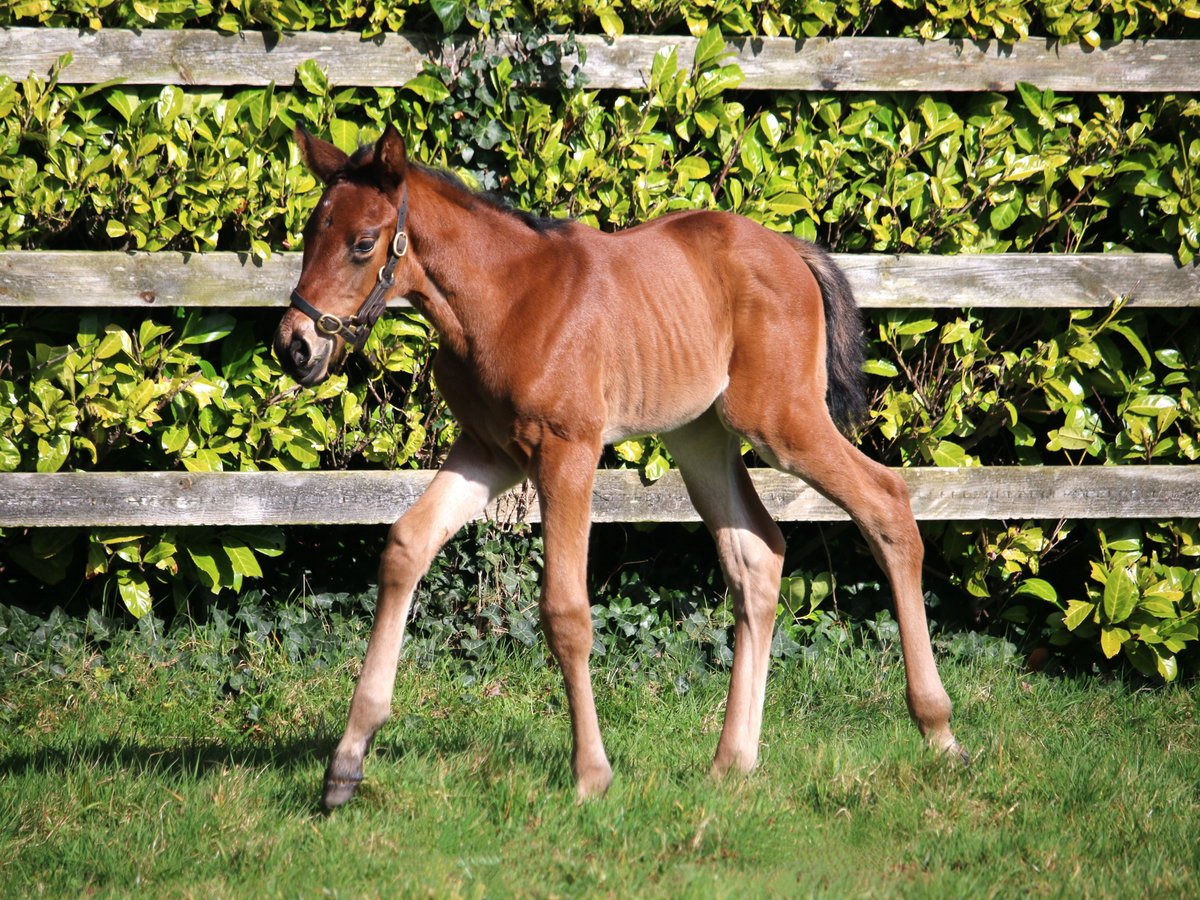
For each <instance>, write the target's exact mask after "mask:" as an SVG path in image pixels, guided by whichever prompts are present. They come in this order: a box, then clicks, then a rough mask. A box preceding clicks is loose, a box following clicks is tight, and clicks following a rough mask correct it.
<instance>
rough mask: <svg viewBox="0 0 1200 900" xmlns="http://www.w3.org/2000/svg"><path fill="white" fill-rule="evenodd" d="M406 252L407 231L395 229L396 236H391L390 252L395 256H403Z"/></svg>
mask: <svg viewBox="0 0 1200 900" xmlns="http://www.w3.org/2000/svg"><path fill="white" fill-rule="evenodd" d="M407 252H408V232H406V231H397V232H396V236H395V237H394V238H392V253H393V254H395V255H396V256H403V255H404V254H405V253H407Z"/></svg>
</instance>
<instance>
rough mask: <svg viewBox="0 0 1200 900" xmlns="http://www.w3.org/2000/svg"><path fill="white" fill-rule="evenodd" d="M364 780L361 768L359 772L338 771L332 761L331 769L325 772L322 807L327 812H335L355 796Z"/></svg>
mask: <svg viewBox="0 0 1200 900" xmlns="http://www.w3.org/2000/svg"><path fill="white" fill-rule="evenodd" d="M362 780H363V776H362V769H361V768H360V769H359V770H358V771H357V772H348V773H342V772H339V771H337V769H336V768H335V766H334V763H332V762H331V763H330V764H329V769H328V770H327V771H326V772H325V790H324V792H323V793H322V794H321V809H323V810H324V811H325V812H333V810H335V809H337V808H338V807H339V806H341V805H342V804H343V803H345V802H346V801H347V800H349V799H350V798H351V797H353V796H354V792H355V791H356V790H358V786H359V785H360V784H361V783H362Z"/></svg>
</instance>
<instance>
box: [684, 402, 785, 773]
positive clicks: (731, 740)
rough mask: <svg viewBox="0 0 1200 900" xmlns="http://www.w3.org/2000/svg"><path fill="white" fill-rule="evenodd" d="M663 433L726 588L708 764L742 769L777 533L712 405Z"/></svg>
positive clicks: (758, 728) (766, 632)
mask: <svg viewBox="0 0 1200 900" xmlns="http://www.w3.org/2000/svg"><path fill="white" fill-rule="evenodd" d="M663 440H664V441H665V443H666V444H667V447H668V449H669V450H670V451H671V455H672V456H673V457H674V458H675V462H676V464H677V465H678V466H679V469H680V471H681V472H682V473H683V480H684V483H685V484H686V485H687V489H688V495H689V496H690V497H691V499H692V503H693V505H694V506H695V507H696V509H697V511H698V512H699V513H700V516H701V518H703V519H704V523H705V525H707V526H708V529H709V531H711V532H712V535H713V539H714V540H715V541H716V544H717V553H718V555H719V556H720V560H721V569H722V570H723V572H724V574H725V583H726V585H728V587H729V591H730V593H731V594H732V595H733V611H734V647H733V654H734V655H733V673H732V675H731V677H730V681H729V699H728V701H727V702H726V704H725V725H724V727H723V728H722V729H721V739H720V741H719V742H718V743H717V754H716V758H715V759H714V760H713V772H714V774H716V775H723V774H725V773H726V772H727V771H728V770H730V769H737V770H740V771H743V772H748V771H749V770H750V769H752V768H754V764H755V762H756V761H757V760H758V742H759V737H760V735H761V733H762V713H763V696H764V693H765V691H766V684H767V666H768V664H769V663H770V660H771V632H772V629H773V627H774V623H775V610H776V607H777V605H778V603H779V578H780V575H781V574H782V569H783V535H782V534H781V533H780V531H779V526H778V525H776V524H775V522H774V521H773V520H772V519H771V517H770V515H769V514H768V513H767V511H766V509H765V508H764V507H763V505H762V501H761V500H759V498H758V494H757V492H755V490H754V485H753V484H752V483H751V482H750V476H749V473H747V471H746V466H745V464H744V463H743V462H742V457H741V451H740V442H739V440H738V438H737V437H736V436H735V435H733V434H730V433H729V432H728V431H727V430H726V429H725V427H724V426H723V425H722V424H721V422H720V420H719V419H718V418H717V416H716V414H715V412H714V411H713V410H709V411H708V412H707V413H705V414H704V415H703V416H701V417H700V418H699V419H697V420H696V421H695V422H692V423H691V424H690V425H687V426H685V427H683V428H681V429H679V430H678V431H675V432H673V433H671V434H669V435H664V437H663Z"/></svg>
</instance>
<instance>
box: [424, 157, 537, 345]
mask: <svg viewBox="0 0 1200 900" xmlns="http://www.w3.org/2000/svg"><path fill="white" fill-rule="evenodd" d="M408 179H409V205H410V209H411V213H410V217H409V222H410V225H409V234H410V238H411V240H412V242H413V248H414V251H415V252H416V254H417V258H418V260H419V261H420V263H421V267H422V269H423V270H424V273H425V277H426V279H427V281H428V284H427V285H425V287H424V289H422V290H419V291H418V292H417V294H416V295H415V296H414V297H413V301H414V304H415V305H416V306H417V308H418V309H420V310H421V312H422V313H424V314H425V316H426V317H427V318H428V319H429V320H430V321H431V322H432V323H433V325H434V327H435V328H437V330H438V332H439V333H440V334H441V335H442V338H443V339H444V340H445V342H446V343H447V344H448V345H449V346H450V348H451V349H453V350H455V351H456V352H458V353H460V354H462V355H467V354H468V353H469V351H470V348H471V347H473V346H478V345H479V344H480V343H488V342H489V338H490V337H492V336H494V335H495V334H496V333H497V331H498V329H499V328H500V327H501V326H502V324H503V322H504V320H505V317H506V315H507V312H508V309H509V306H510V303H511V300H512V292H513V284H512V275H513V272H514V267H515V266H516V265H517V264H518V263H519V262H520V261H521V260H523V259H528V257H529V256H530V255H531V254H534V253H537V252H538V251H539V250H540V249H542V248H541V247H540V246H539V244H540V243H541V242H540V241H539V235H538V233H537V232H536V231H535V230H534V229H532V228H530V227H529V226H528V225H527V224H525V223H524V222H523V221H522V220H521V219H520V218H519V217H517V216H516V215H514V214H512V213H509V212H506V211H505V210H503V209H501V208H499V207H498V206H497V205H495V204H494V203H492V202H491V201H489V200H488V199H487V198H485V197H482V196H479V195H478V194H474V193H472V192H470V191H469V190H467V189H466V188H465V187H461V186H459V185H456V184H454V183H453V182H452V181H450V180H449V179H447V178H445V177H443V176H440V175H438V174H436V173H434V172H431V171H429V170H426V169H423V168H420V167H416V166H413V167H411V168H410V170H409V175H408Z"/></svg>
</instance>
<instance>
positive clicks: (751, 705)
mask: <svg viewBox="0 0 1200 900" xmlns="http://www.w3.org/2000/svg"><path fill="white" fill-rule="evenodd" d="M296 140H297V142H298V143H299V146H300V151H301V153H302V155H303V157H304V160H305V162H306V163H307V165H308V166H309V168H310V169H312V171H313V172H314V173H315V174H316V175H317V176H318V177H320V178H321V179H322V180H323V181H324V182H325V185H326V187H325V192H324V194H323V195H322V197H321V200H320V202H319V203H318V204H317V208H316V210H315V211H314V212H313V214H312V217H311V219H310V220H309V222H308V225H307V227H306V229H305V234H304V261H303V269H302V271H301V274H300V281H299V283H298V284H297V285H296V290H295V291H294V292H293V294H292V302H293V308H292V309H290V310H288V312H287V313H286V314H285V315H284V317H283V320H282V321H281V322H280V323H279V328H278V330H277V332H276V335H275V352H276V355H277V356H278V358H279V360H280V362H281V363H282V364H283V366H284V367H285V368H286V369H287V371H288V372H289V373H291V374H292V375H293V376H294V377H295V378H296V380H297V381H299V382H300V383H301V384H303V385H314V384H317V383H319V382H320V381H322V380H323V379H324V378H326V377H327V376H328V375H329V373H330V371H331V369H332V368H333V367H334V366H336V364H337V362H338V360H339V358H340V357H341V355H342V354H343V353H345V352H346V348H347V346H348V345H358V344H361V342H362V341H363V340H364V339H365V337H366V334H367V333H368V332H369V330H370V328H371V326H372V325H373V324H374V322H375V320H376V319H377V318H378V316H379V315H380V313H381V312H382V311H383V308H384V304H385V303H386V301H387V299H388V298H390V297H400V296H405V297H407V298H408V299H409V300H410V301H411V302H412V304H413V305H414V306H415V307H416V308H417V309H418V310H420V312H421V313H422V314H424V315H425V316H426V318H428V320H429V321H430V322H431V323H432V324H433V325H434V327H435V328H437V330H438V333H439V335H440V337H441V340H440V344H439V349H438V353H437V357H436V359H435V361H434V376H435V378H436V380H437V384H438V388H439V389H440V391H441V393H442V395H443V396H444V397H445V399H446V402H447V403H448V404H449V406H450V409H451V410H452V411H453V412H454V415H455V416H456V417H457V418H458V421H459V423H460V425H461V427H462V436H461V437H460V438H459V439H458V441H457V442H456V443H455V445H454V447H453V449H452V450H451V451H450V454H449V456H448V457H447V459H446V462H445V465H443V466H442V468H441V471H439V472H438V474H437V476H436V477H435V478H434V479H433V482H432V483H431V484H430V486H429V488H428V490H427V491H426V492H425V494H424V495H423V496H422V497H421V498H420V500H418V501H417V502H416V503H415V504H414V505H413V506H412V508H411V509H409V510H408V512H406V513H405V514H404V515H403V516H402V517H401V518H400V520H399V521H398V522H396V523H395V525H393V526H392V528H391V530H390V532H389V534H388V541H387V547H386V549H385V550H384V553H383V559H382V561H381V563H380V567H379V604H378V610H377V613H376V619H375V623H374V628H373V630H372V632H371V640H370V643H369V645H368V647H367V655H366V659H365V660H364V662H363V669H362V674H361V675H360V676H359V679H358V685H357V687H356V688H355V690H354V697H353V700H352V701H351V705H350V717H349V722H348V724H347V726H346V732H345V735H344V736H343V737H342V739H341V742H340V743H339V744H338V746H337V749H336V750H335V751H334V753H333V758H332V759H331V760H330V763H329V769H328V771H327V772H326V775H325V792H324V796H323V798H322V803H323V805H324V806H325V808H326V809H331V808H333V807H335V806H338V805H340V804H342V803H344V802H346V800H348V799H349V798H350V797H351V796H352V795H353V793H354V790H355V788H356V787H357V785H358V783H359V782H360V781H361V780H362V766H363V757H364V755H365V754H366V751H367V746H368V744H369V743H370V741H371V738H372V737H373V736H374V735H375V732H376V731H377V730H378V729H379V727H380V726H381V725H382V724H383V723H384V721H385V720H386V719H387V716H388V713H389V711H390V708H391V700H392V688H393V682H394V681H395V676H396V664H397V660H398V658H399V653H400V642H401V638H402V637H403V633H404V624H405V619H406V617H407V616H408V611H409V606H410V604H411V602H412V596H413V590H414V588H415V587H416V584H417V581H418V580H419V579H420V578H421V576H422V575H423V574H424V573H425V571H426V569H427V568H428V566H429V563H430V560H431V559H432V558H433V556H434V554H436V553H437V552H438V550H439V548H440V547H441V546H442V544H443V543H445V541H446V540H447V539H448V538H449V537H450V536H451V535H453V534H454V533H455V532H456V531H457V530H458V529H459V528H460V527H461V526H462V525H463V524H464V523H465V522H467V521H468V520H470V519H472V518H474V517H475V516H477V515H479V514H480V513H481V512H482V511H483V509H484V507H485V506H486V505H487V503H488V502H489V501H491V500H492V499H493V498H495V497H496V496H497V495H498V494H500V493H501V492H503V491H505V490H507V489H508V488H509V487H512V486H513V485H515V484H517V483H519V482H521V481H522V480H524V479H525V478H529V479H530V480H532V482H533V484H534V485H535V486H536V487H537V492H538V502H539V504H540V508H541V517H542V527H543V532H544V540H545V572H544V578H543V584H542V596H541V600H540V611H541V622H542V626H543V629H544V631H545V634H546V640H547V642H548V643H549V645H550V649H551V651H552V652H553V653H554V656H555V658H556V659H557V660H558V663H559V665H560V667H561V668H562V673H563V680H564V682H565V684H566V691H567V699H568V701H569V704H570V711H571V730H572V739H573V750H572V754H571V765H572V767H573V769H574V772H575V780H576V784H577V788H578V793H579V796H580V797H586V796H590V795H592V794H598V793H601V792H602V791H604V790H605V788H607V787H608V784H609V782H610V781H611V780H612V769H611V768H610V766H609V763H608V758H607V756H606V755H605V752H604V744H603V742H602V740H601V737H600V725H599V722H598V721H597V718H596V707H595V703H594V701H593V698H592V686H591V680H590V675H589V672H588V654H589V652H590V650H591V646H592V625H591V616H590V613H589V609H588V597H587V591H586V579H585V569H586V562H587V547H588V531H589V528H590V524H591V522H590V517H591V497H592V479H593V476H594V472H595V469H596V465H597V462H598V461H599V457H600V452H601V449H602V447H603V446H604V445H605V444H607V443H613V442H616V441H620V440H623V439H625V438H627V437H630V436H633V435H641V434H647V433H657V434H659V435H661V436H662V439H663V441H664V442H665V443H666V445H667V447H668V449H669V450H670V452H671V455H672V457H673V458H674V460H675V463H676V465H677V466H678V467H679V469H680V470H681V472H682V474H683V478H684V481H685V483H686V484H687V489H688V493H689V495H690V497H691V500H692V502H693V503H694V504H695V506H696V509H697V510H698V511H699V513H700V515H701V517H702V518H703V519H704V522H705V524H706V525H707V526H708V528H709V530H710V531H711V532H712V535H713V538H714V539H715V541H716V544H717V550H718V553H719V555H720V560H721V567H722V569H723V571H724V573H725V580H726V582H727V584H728V586H729V591H730V593H731V594H732V596H733V601H734V613H735V629H734V634H735V638H734V640H735V645H734V648H735V652H734V661H733V674H732V677H731V680H730V686H729V699H728V703H727V706H726V711H725V724H724V728H723V729H722V731H721V737H720V740H719V741H718V743H717V751H716V757H715V759H714V761H713V772H714V774H716V775H722V774H724V773H725V772H727V771H729V770H731V769H736V770H738V771H747V770H749V769H751V768H752V767H753V766H754V764H755V761H756V759H757V756H758V743H759V733H760V731H761V728H762V710H763V691H764V689H765V686H766V680H767V664H768V662H769V659H770V646H771V629H772V626H773V621H774V616H775V609H776V603H777V599H778V595H779V578H780V573H781V568H782V564H783V538H782V535H781V534H780V531H779V528H778V526H777V525H776V524H775V523H774V522H773V521H772V520H771V518H770V516H769V515H768V514H767V512H766V510H765V509H764V508H763V505H762V503H761V502H760V500H759V498H758V496H757V494H756V493H755V491H754V487H753V485H752V484H751V481H750V478H749V475H748V474H747V471H746V468H745V465H744V464H743V462H742V457H741V453H740V441H739V436H741V437H744V438H745V439H746V440H748V441H749V442H750V443H751V445H753V447H754V448H755V450H757V452H758V453H759V455H760V456H761V457H762V458H763V459H765V460H767V461H768V462H769V463H770V464H771V465H772V466H775V467H776V468H779V469H782V470H784V471H786V472H790V473H792V474H794V475H797V476H799V477H801V478H803V479H804V480H805V481H807V482H808V483H809V484H811V485H812V486H813V487H815V488H816V489H817V490H819V491H820V492H821V493H822V494H824V495H825V496H826V497H828V498H829V499H830V500H832V501H833V502H835V503H837V504H838V505H839V506H841V507H842V508H843V509H845V510H846V511H847V512H848V513H849V514H850V516H851V517H852V518H853V519H854V521H855V523H856V524H857V525H858V527H859V528H860V529H861V530H862V533H863V534H864V535H865V536H866V539H867V541H868V542H869V544H870V546H871V550H872V552H873V553H874V555H875V558H876V559H877V560H878V562H879V564H880V566H882V567H883V569H884V571H885V572H886V574H887V577H888V580H889V582H890V583H891V587H892V591H893V593H894V596H895V602H896V613H897V618H898V620H899V623H900V637H901V644H902V646H903V649H904V662H905V671H906V673H907V676H908V708H909V711H910V712H911V714H912V717H913V719H914V720H915V721H916V723H917V726H918V727H919V728H920V730H921V733H922V734H924V735H925V739H926V741H928V742H929V743H930V744H931V745H933V746H934V747H936V748H938V749H941V750H945V751H948V752H951V753H954V754H961V753H962V751H961V750H960V749H959V747H958V744H957V743H956V741H955V740H954V736H953V735H952V734H951V732H950V699H949V697H947V695H946V691H945V690H944V689H943V687H942V683H941V680H940V678H939V677H938V673H937V668H936V666H935V664H934V659H933V650H932V648H931V647H930V643H929V635H928V630H927V627H926V622H925V607H924V599H923V596H922V593H921V559H922V554H923V546H922V543H921V537H920V534H919V533H918V531H917V526H916V522H915V521H914V520H913V515H912V512H911V510H910V508H909V501H908V494H907V491H906V489H905V487H904V482H903V481H902V480H901V479H900V478H899V477H898V476H897V475H896V474H895V473H893V472H891V471H890V470H889V469H887V468H885V467H884V466H881V465H879V464H877V463H875V462H873V461H871V460H869V459H868V458H867V457H865V456H864V455H863V454H862V453H860V452H859V451H858V450H857V449H855V447H854V446H853V445H852V444H851V443H850V442H849V441H847V440H846V439H845V438H844V437H843V436H842V434H841V432H840V431H839V430H838V424H841V425H843V426H846V425H851V424H853V423H854V421H855V420H856V418H857V417H859V416H861V415H862V413H863V411H864V409H865V402H864V397H863V387H862V383H861V375H860V371H861V369H860V366H861V361H862V333H861V325H860V322H859V318H858V310H857V308H856V306H855V304H854V299H853V297H852V296H851V294H850V290H849V287H848V286H847V284H846V281H845V278H844V277H843V275H842V274H841V272H840V271H839V270H838V269H837V267H836V266H835V265H834V264H833V262H832V261H831V260H830V258H829V257H828V256H827V255H826V254H825V253H824V252H823V251H822V250H820V249H818V248H817V247H815V246H813V245H812V244H809V243H806V242H804V241H799V240H796V239H794V238H791V237H787V236H783V235H779V234H776V233H774V232H771V231H768V230H767V229H766V228H763V227H762V226H761V225H758V224H756V223H754V222H751V221H750V220H749V219H745V218H742V217H740V216H736V215H733V214H730V213H720V212H707V211H693V212H678V213H674V214H672V215H667V216H663V217H662V218H659V219H655V220H654V221H652V222H647V223H644V224H642V225H638V226H636V227H633V228H629V229H627V230H625V231H620V232H617V233H613V234H606V233H602V232H599V231H597V230H595V229H593V228H590V227H588V226H586V225H583V224H580V223H578V222H572V221H565V220H554V219H543V218H539V217H536V216H533V215H530V214H528V213H524V212H520V211H517V210H513V209H509V208H507V207H505V206H504V205H503V204H501V203H498V202H497V201H495V200H494V199H491V198H489V197H487V196H484V195H481V194H478V193H475V192H472V191H470V190H468V189H467V188H466V187H464V186H463V185H462V184H461V183H460V182H458V181H457V180H456V179H455V178H454V177H452V176H450V175H447V174H446V173H443V172H438V171H435V170H432V169H429V168H426V167H424V166H421V165H418V164H416V163H413V162H410V161H409V160H408V158H407V154H406V150H405V145H404V141H403V139H402V138H401V136H400V135H399V133H397V131H396V130H395V129H394V128H393V127H391V126H388V128H387V130H386V131H385V132H384V134H383V136H382V137H381V138H380V139H379V141H378V142H377V143H376V144H375V145H374V146H372V147H364V148H363V149H361V150H359V151H358V152H357V153H355V154H354V155H353V156H347V155H346V154H345V153H343V152H342V151H341V150H339V149H337V148H336V147H334V146H333V145H332V144H329V143H327V142H325V141H322V140H319V139H317V138H314V137H312V136H310V135H308V134H307V133H305V132H304V131H303V130H301V129H297V132H296Z"/></svg>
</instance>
